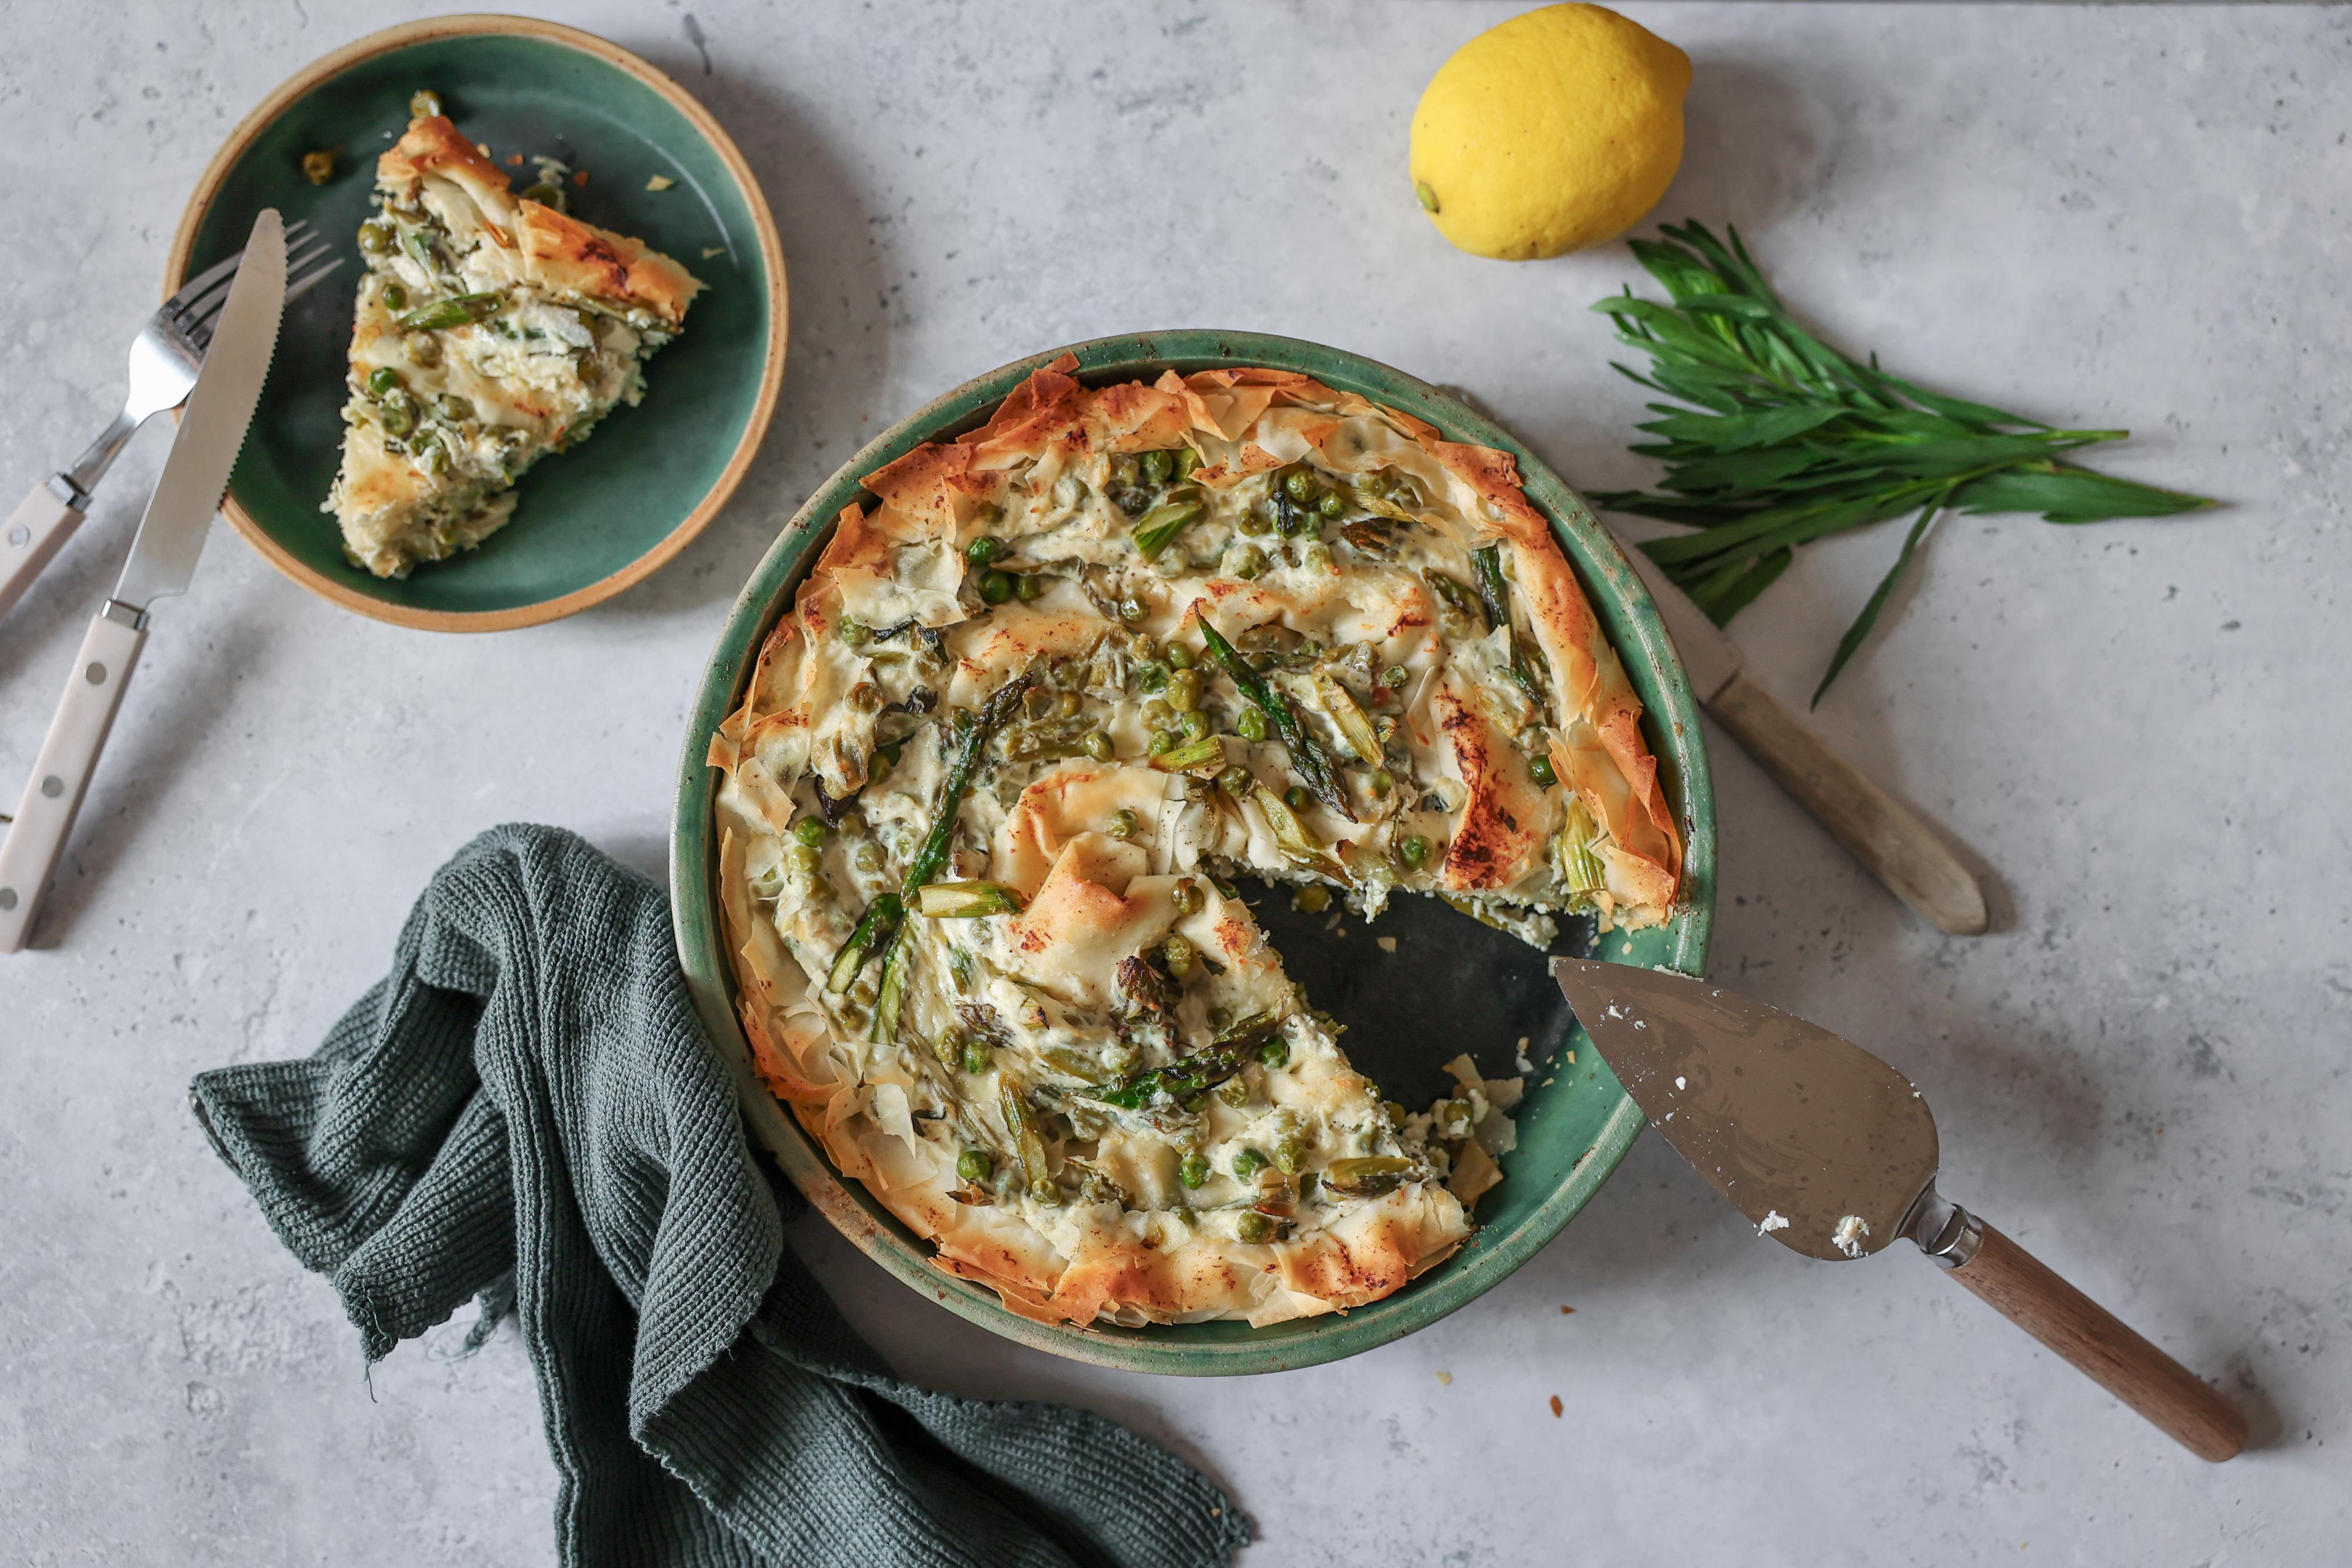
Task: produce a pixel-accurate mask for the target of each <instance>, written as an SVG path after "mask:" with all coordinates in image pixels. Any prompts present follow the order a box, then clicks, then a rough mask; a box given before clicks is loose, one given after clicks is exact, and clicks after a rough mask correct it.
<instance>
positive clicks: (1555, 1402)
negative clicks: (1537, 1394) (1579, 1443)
mask: <svg viewBox="0 0 2352 1568" xmlns="http://www.w3.org/2000/svg"><path fill="white" fill-rule="evenodd" d="M1560 1409H1561V1406H1560V1403H1559V1394H1553V1395H1552V1396H1551V1418H1552V1419H1553V1420H1555V1421H1557V1420H1559V1415H1560Z"/></svg>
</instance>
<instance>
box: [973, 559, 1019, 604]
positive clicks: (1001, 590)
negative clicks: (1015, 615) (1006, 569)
mask: <svg viewBox="0 0 2352 1568" xmlns="http://www.w3.org/2000/svg"><path fill="white" fill-rule="evenodd" d="M980 596H981V599H982V601H983V602H984V603H987V604H991V605H1001V604H1003V603H1004V601H1005V600H1007V599H1009V598H1011V597H1013V579H1012V577H1010V576H1009V575H1007V574H1004V573H1003V572H999V571H996V570H995V569H993V568H991V569H990V570H988V571H986V572H982V574H980Z"/></svg>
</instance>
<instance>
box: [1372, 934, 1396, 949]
mask: <svg viewBox="0 0 2352 1568" xmlns="http://www.w3.org/2000/svg"><path fill="white" fill-rule="evenodd" d="M1372 940H1373V941H1374V942H1379V943H1380V945H1381V952H1395V951H1396V938H1394V937H1392V936H1381V937H1374V938H1373V939H1372Z"/></svg>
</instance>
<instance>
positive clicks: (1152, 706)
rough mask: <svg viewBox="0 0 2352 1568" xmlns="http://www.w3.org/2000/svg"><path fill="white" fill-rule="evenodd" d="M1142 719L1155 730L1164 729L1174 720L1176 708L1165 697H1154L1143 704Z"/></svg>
mask: <svg viewBox="0 0 2352 1568" xmlns="http://www.w3.org/2000/svg"><path fill="white" fill-rule="evenodd" d="M1143 721H1144V722H1145V723H1146V724H1149V725H1150V726H1151V727H1152V728H1153V729H1155V730H1164V729H1166V728H1167V727H1168V726H1169V725H1171V724H1172V723H1174V722H1175V721H1176V710H1175V709H1174V708H1172V707H1171V706H1169V704H1168V702H1167V700H1165V699H1163V698H1159V697H1154V698H1152V699H1151V700H1150V701H1148V702H1146V703H1145V704H1144V705H1143Z"/></svg>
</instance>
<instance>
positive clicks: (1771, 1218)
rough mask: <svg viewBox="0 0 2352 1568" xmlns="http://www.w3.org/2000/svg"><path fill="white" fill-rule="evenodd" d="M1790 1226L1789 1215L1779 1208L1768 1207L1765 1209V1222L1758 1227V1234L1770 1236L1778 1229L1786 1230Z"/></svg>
mask: <svg viewBox="0 0 2352 1568" xmlns="http://www.w3.org/2000/svg"><path fill="white" fill-rule="evenodd" d="M1788 1228H1789V1216H1788V1215H1784V1214H1782V1213H1781V1212H1780V1210H1779V1209H1766V1210H1765V1211H1764V1219H1763V1222H1762V1223H1761V1224H1759V1225H1758V1226H1757V1227H1756V1234H1757V1235H1759V1236H1769V1235H1771V1234H1772V1233H1773V1232H1774V1231H1776V1230H1786V1229H1788Z"/></svg>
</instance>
